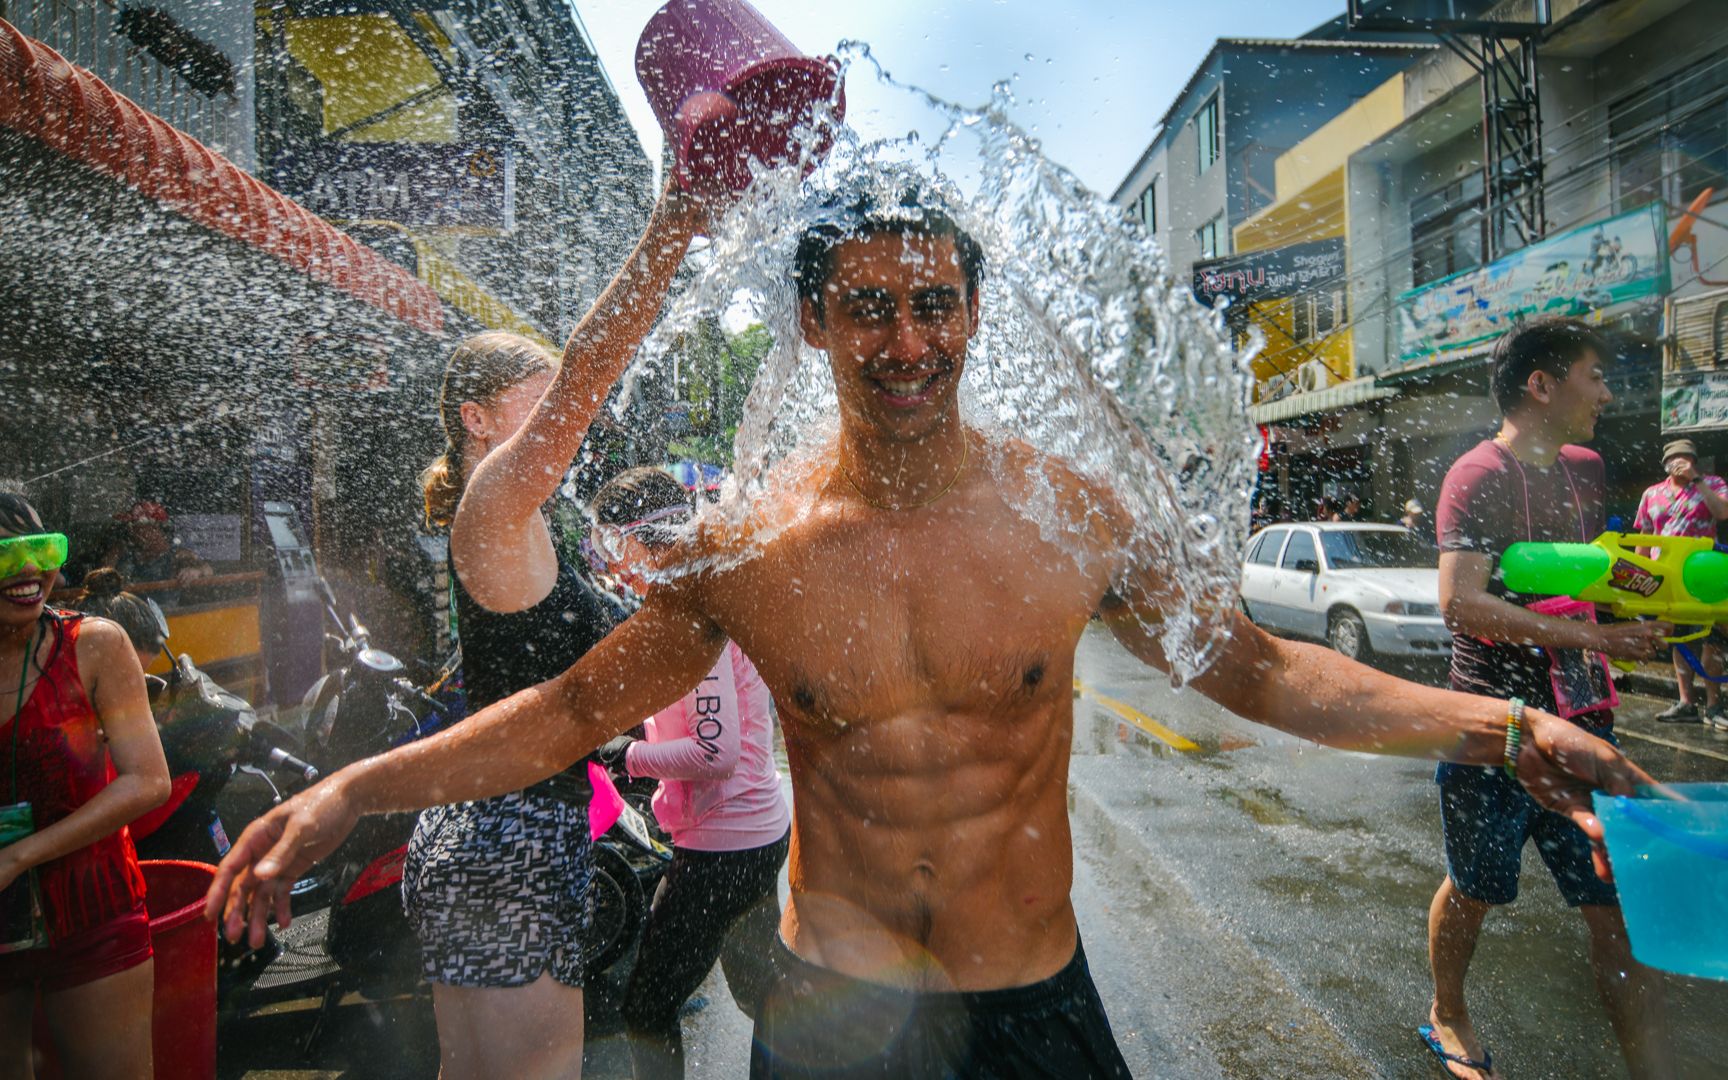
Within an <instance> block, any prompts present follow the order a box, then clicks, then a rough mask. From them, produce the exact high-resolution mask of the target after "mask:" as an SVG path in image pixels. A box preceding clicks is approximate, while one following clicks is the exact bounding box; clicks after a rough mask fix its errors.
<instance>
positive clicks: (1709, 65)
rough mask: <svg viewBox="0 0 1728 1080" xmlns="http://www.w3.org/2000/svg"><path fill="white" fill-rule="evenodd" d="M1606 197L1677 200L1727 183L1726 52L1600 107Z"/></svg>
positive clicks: (1630, 202)
mask: <svg viewBox="0 0 1728 1080" xmlns="http://www.w3.org/2000/svg"><path fill="white" fill-rule="evenodd" d="M1608 138H1609V141H1610V143H1611V145H1612V147H1613V149H1612V151H1611V155H1612V170H1613V173H1614V201H1615V204H1616V206H1617V207H1618V208H1619V209H1622V210H1629V209H1632V208H1634V207H1638V206H1642V205H1643V204H1645V203H1647V202H1650V201H1652V200H1654V199H1661V200H1663V201H1664V202H1666V203H1668V205H1670V206H1685V205H1686V204H1687V203H1689V202H1691V201H1692V200H1693V199H1694V198H1696V197H1697V196H1698V194H1699V193H1700V192H1702V191H1703V190H1704V189H1705V188H1715V189H1716V190H1717V191H1718V193H1720V192H1723V191H1724V190H1728V57H1722V56H1717V57H1713V58H1711V59H1709V60H1705V61H1703V62H1701V63H1698V64H1694V65H1692V66H1691V67H1689V68H1686V69H1684V70H1682V71H1679V72H1676V73H1675V74H1674V75H1672V76H1670V77H1668V78H1666V79H1663V80H1661V81H1660V82H1658V83H1655V84H1654V85H1651V86H1646V87H1643V88H1641V89H1639V90H1638V91H1636V92H1634V93H1632V94H1629V95H1627V96H1626V97H1623V98H1621V99H1620V100H1619V101H1616V102H1614V103H1612V104H1611V105H1609V106H1608Z"/></svg>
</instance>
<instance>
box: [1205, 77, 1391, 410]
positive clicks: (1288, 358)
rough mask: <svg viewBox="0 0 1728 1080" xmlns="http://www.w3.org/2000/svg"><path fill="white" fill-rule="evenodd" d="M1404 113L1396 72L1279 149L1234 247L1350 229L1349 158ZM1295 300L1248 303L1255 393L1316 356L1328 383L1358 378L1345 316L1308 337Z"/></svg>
mask: <svg viewBox="0 0 1728 1080" xmlns="http://www.w3.org/2000/svg"><path fill="white" fill-rule="evenodd" d="M1403 120H1404V77H1403V76H1402V75H1395V76H1393V77H1392V78H1390V79H1388V80H1387V81H1386V82H1384V83H1381V84H1380V85H1379V86H1377V87H1375V88H1374V89H1373V90H1371V91H1369V92H1368V93H1367V94H1366V95H1365V96H1364V97H1362V98H1361V99H1360V100H1359V101H1357V102H1356V103H1355V104H1353V105H1351V106H1350V107H1349V108H1348V109H1345V110H1344V111H1343V112H1341V113H1339V114H1338V115H1337V116H1335V117H1333V118H1332V119H1331V120H1330V121H1328V122H1327V123H1326V124H1325V125H1323V126H1322V127H1321V128H1320V129H1319V130H1317V131H1315V132H1314V133H1313V134H1312V135H1310V136H1308V137H1307V138H1306V139H1303V140H1302V141H1301V142H1299V143H1297V144H1296V145H1295V146H1293V147H1291V148H1290V149H1289V150H1286V151H1285V152H1284V153H1283V154H1280V155H1279V156H1278V160H1277V161H1276V162H1274V163H1273V170H1274V172H1273V175H1274V176H1275V178H1276V191H1275V196H1276V198H1275V200H1274V202H1273V203H1272V205H1270V206H1268V207H1266V208H1265V209H1263V210H1261V211H1260V212H1259V213H1257V214H1255V215H1253V216H1252V217H1250V218H1248V219H1247V220H1246V221H1244V222H1242V224H1240V225H1238V226H1236V228H1235V229H1234V230H1232V237H1233V239H1234V241H1235V250H1236V252H1237V253H1238V254H1241V253H1244V252H1252V251H1268V250H1271V249H1273V248H1281V247H1285V246H1286V245H1289V244H1301V243H1306V242H1308V241H1312V240H1328V239H1332V238H1334V237H1344V236H1347V235H1348V234H1349V199H1348V195H1347V192H1346V178H1345V173H1346V164H1347V163H1348V161H1349V159H1350V155H1351V154H1353V153H1355V152H1356V151H1357V150H1359V149H1361V148H1362V147H1363V146H1366V145H1367V144H1368V143H1370V142H1372V141H1374V140H1375V139H1377V138H1379V137H1380V136H1381V135H1384V134H1385V133H1386V132H1388V131H1390V130H1392V129H1393V128H1394V127H1397V126H1398V125H1399V124H1400V123H1402V122H1403ZM1295 303H1296V301H1295V300H1293V299H1291V298H1289V297H1285V298H1282V299H1278V300H1269V301H1266V302H1265V303H1260V304H1251V305H1249V307H1248V314H1249V319H1250V322H1251V323H1252V324H1254V325H1255V326H1257V327H1259V329H1260V332H1261V334H1262V335H1264V336H1265V338H1266V346H1265V348H1264V349H1262V350H1261V351H1260V354H1259V355H1258V356H1257V357H1255V359H1254V383H1255V385H1254V398H1255V400H1256V401H1259V400H1260V399H1261V394H1262V392H1263V391H1264V390H1267V389H1269V387H1268V383H1269V382H1270V381H1272V380H1275V379H1277V378H1278V377H1279V376H1281V375H1286V376H1288V377H1290V378H1294V377H1295V372H1296V369H1297V368H1298V367H1300V366H1301V365H1302V364H1304V363H1306V362H1308V361H1310V360H1316V359H1317V360H1320V361H1321V362H1322V363H1324V364H1325V366H1326V367H1327V368H1328V369H1329V370H1330V374H1329V375H1328V379H1329V385H1330V384H1336V383H1339V382H1344V381H1347V380H1349V379H1352V378H1354V377H1355V349H1354V344H1353V342H1352V340H1351V334H1350V321H1349V319H1348V318H1345V319H1344V320H1343V321H1342V323H1341V327H1340V329H1337V330H1334V331H1332V332H1331V333H1329V334H1327V335H1325V336H1323V337H1320V338H1317V339H1311V340H1309V341H1306V342H1301V343H1297V342H1295V341H1293V340H1292V338H1293V337H1294V334H1295V329H1296V327H1295V322H1296V319H1295V313H1294V312H1295Z"/></svg>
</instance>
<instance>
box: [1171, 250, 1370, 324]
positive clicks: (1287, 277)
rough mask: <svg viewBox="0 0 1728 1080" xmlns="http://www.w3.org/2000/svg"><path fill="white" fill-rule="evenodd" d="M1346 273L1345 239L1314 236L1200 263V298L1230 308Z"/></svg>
mask: <svg viewBox="0 0 1728 1080" xmlns="http://www.w3.org/2000/svg"><path fill="white" fill-rule="evenodd" d="M1343 277H1344V240H1343V238H1342V237H1335V238H1333V239H1330V240H1313V241H1310V242H1308V243H1304V244H1288V245H1286V246H1284V247H1281V248H1269V249H1268V250H1266V251H1250V252H1247V253H1245V254H1242V255H1231V256H1228V257H1226V258H1223V259H1211V260H1208V261H1206V262H1201V263H1195V264H1194V298H1195V299H1196V300H1198V301H1200V302H1201V303H1202V304H1205V305H1206V306H1207V307H1209V308H1210V307H1216V306H1217V305H1218V301H1219V299H1220V298H1224V299H1227V300H1228V301H1229V306H1230V307H1240V306H1242V305H1245V304H1251V303H1254V302H1255V301H1258V300H1275V299H1277V298H1278V297H1281V296H1289V295H1291V294H1292V293H1297V292H1302V291H1304V290H1307V289H1314V288H1318V287H1319V286H1321V285H1325V284H1327V283H1329V282H1332V281H1337V280H1340V279H1342V278H1343Z"/></svg>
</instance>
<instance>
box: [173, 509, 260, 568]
mask: <svg viewBox="0 0 1728 1080" xmlns="http://www.w3.org/2000/svg"><path fill="white" fill-rule="evenodd" d="M245 533H246V519H245V518H243V517H241V516H240V515H239V514H176V515H175V516H174V539H175V540H177V541H179V543H180V545H181V546H182V547H187V548H191V549H192V550H193V551H195V552H197V553H198V554H199V555H201V556H202V557H203V558H205V559H206V560H208V561H210V562H237V561H239V560H240V559H241V558H242V550H241V549H242V543H241V541H242V540H243V539H244V537H245Z"/></svg>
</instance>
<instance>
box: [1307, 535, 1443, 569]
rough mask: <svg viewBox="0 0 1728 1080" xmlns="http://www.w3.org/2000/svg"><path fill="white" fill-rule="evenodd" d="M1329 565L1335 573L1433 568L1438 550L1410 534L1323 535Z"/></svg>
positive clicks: (1321, 542)
mask: <svg viewBox="0 0 1728 1080" xmlns="http://www.w3.org/2000/svg"><path fill="white" fill-rule="evenodd" d="M1320 546H1321V547H1322V548H1324V549H1325V551H1326V565H1327V566H1329V567H1331V568H1332V569H1334V570H1388V569H1405V568H1411V567H1432V566H1434V565H1435V563H1436V561H1437V558H1436V556H1435V553H1434V549H1433V548H1431V547H1429V546H1427V545H1426V544H1424V543H1422V541H1420V540H1418V539H1416V538H1415V537H1414V536H1412V535H1410V534H1409V533H1407V532H1394V531H1392V530H1390V529H1373V530H1368V529H1363V530H1351V531H1344V530H1339V531H1337V532H1324V533H1321V534H1320Z"/></svg>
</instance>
